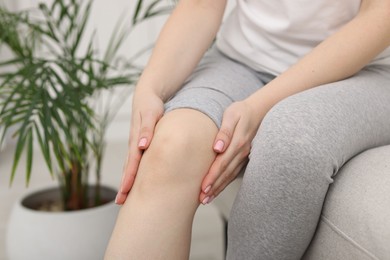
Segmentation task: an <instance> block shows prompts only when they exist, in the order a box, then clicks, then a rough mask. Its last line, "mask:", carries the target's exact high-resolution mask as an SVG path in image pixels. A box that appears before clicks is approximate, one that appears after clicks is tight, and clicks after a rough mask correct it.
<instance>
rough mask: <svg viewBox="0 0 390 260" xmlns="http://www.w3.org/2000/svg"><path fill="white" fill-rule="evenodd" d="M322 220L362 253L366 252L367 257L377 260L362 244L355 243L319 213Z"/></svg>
mask: <svg viewBox="0 0 390 260" xmlns="http://www.w3.org/2000/svg"><path fill="white" fill-rule="evenodd" d="M321 219H322V221H323V222H324V223H325V224H327V225H328V226H329V227H330V228H331V229H332V230H333V231H334V232H336V233H337V234H339V235H340V236H341V237H342V238H343V239H344V240H346V241H348V242H350V243H351V245H353V246H354V247H355V248H357V249H358V250H360V251H362V252H363V253H364V254H366V255H367V256H368V257H371V258H372V259H375V260H379V258H378V257H376V256H375V255H374V254H373V253H371V252H370V251H368V250H367V249H365V248H364V247H363V246H361V245H360V244H359V243H357V242H356V241H355V240H353V239H352V238H351V237H349V236H348V235H347V234H345V233H344V232H343V231H341V229H339V228H338V227H337V226H336V225H335V224H334V223H332V221H330V220H329V219H328V218H326V217H325V216H324V215H321Z"/></svg>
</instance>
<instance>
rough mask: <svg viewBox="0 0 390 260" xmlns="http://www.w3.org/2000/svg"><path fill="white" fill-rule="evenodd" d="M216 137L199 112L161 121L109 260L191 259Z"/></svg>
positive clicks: (176, 113) (123, 212)
mask: <svg viewBox="0 0 390 260" xmlns="http://www.w3.org/2000/svg"><path fill="white" fill-rule="evenodd" d="M216 133H217V127H216V125H215V124H214V123H213V122H212V121H211V119H209V118H208V117H207V116H206V115H204V114H203V113H201V112H198V111H195V110H190V109H178V110H174V111H172V112H169V113H168V114H167V115H165V116H164V117H163V118H162V119H161V120H160V122H159V123H158V125H157V126H156V130H155V134H154V137H153V140H152V143H151V145H150V147H149V148H148V150H147V151H145V153H144V155H143V157H142V160H141V162H140V166H139V170H138V173H137V177H136V180H135V183H134V186H133V187H132V190H131V191H130V193H129V196H128V198H127V200H126V202H125V204H124V205H123V206H122V209H121V211H120V213H119V216H118V219H117V223H116V227H115V229H114V232H113V235H112V238H111V241H110V243H109V246H108V249H107V252H106V258H107V259H111V258H115V259H141V260H142V259H188V255H189V246H190V240H191V228H192V221H193V217H194V214H195V211H196V209H197V207H198V205H199V201H198V198H199V193H200V185H201V181H202V179H203V176H204V175H205V174H206V173H207V171H208V169H209V167H210V165H211V163H212V162H213V160H214V158H215V154H214V152H213V150H212V145H213V141H214V137H215V135H216Z"/></svg>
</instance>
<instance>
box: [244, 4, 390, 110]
mask: <svg viewBox="0 0 390 260" xmlns="http://www.w3.org/2000/svg"><path fill="white" fill-rule="evenodd" d="M389 17H390V1H389V0H383V1H382V0H363V1H362V6H361V8H360V11H359V14H358V15H357V16H356V17H355V18H354V19H353V20H351V21H350V22H349V23H348V24H346V25H345V26H344V27H343V28H341V29H340V30H339V31H338V32H336V33H335V34H333V35H331V36H330V37H329V38H327V39H326V40H325V41H323V42H322V43H321V44H319V45H318V46H317V47H315V48H314V49H313V50H312V51H311V52H310V53H309V54H307V55H306V56H305V57H303V58H302V59H301V60H300V61H298V62H297V63H296V64H295V65H293V66H292V67H291V68H289V69H288V70H286V71H285V72H284V73H282V74H281V75H280V76H278V77H277V78H275V79H274V80H273V81H271V82H270V83H269V84H268V85H266V86H265V87H263V88H262V89H260V90H259V91H257V92H256V93H255V94H254V95H252V96H251V97H250V98H249V99H250V103H251V104H252V105H253V106H254V107H255V108H256V109H260V110H263V111H264V110H266V111H264V112H267V111H268V110H269V109H270V108H271V107H272V106H273V105H274V104H276V103H277V102H279V101H280V100H282V99H284V98H286V97H288V96H290V95H293V94H295V93H298V92H301V91H304V90H307V89H310V88H313V87H316V86H319V85H323V84H326V83H330V82H335V81H339V80H342V79H345V78H348V77H350V76H352V75H354V74H355V73H357V72H358V71H359V70H361V69H362V68H363V67H364V66H365V65H367V64H368V63H369V62H370V61H371V60H372V59H373V58H374V57H376V56H377V55H378V54H379V53H380V52H382V51H383V50H384V49H385V48H386V47H388V46H389V45H390V18H389ZM259 100H260V101H259Z"/></svg>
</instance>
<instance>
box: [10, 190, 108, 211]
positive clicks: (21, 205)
mask: <svg viewBox="0 0 390 260" xmlns="http://www.w3.org/2000/svg"><path fill="white" fill-rule="evenodd" d="M90 186H92V187H93V186H94V185H90ZM101 188H102V189H106V190H108V191H112V192H115V193H116V188H114V187H112V186H110V185H106V184H102V185H101ZM55 190H59V187H58V186H53V185H49V186H42V187H38V188H34V189H31V190H30V191H28V192H26V193H25V194H23V195H22V196H20V197H19V198H18V199H17V200H16V201H15V206H16V207H18V208H19V209H21V210H23V211H26V212H29V213H31V214H34V213H35V214H47V215H53V214H57V215H60V214H66V215H71V214H81V213H84V212H85V213H87V212H91V211H97V210H105V209H106V208H110V207H113V206H116V204H115V202H114V200H111V201H109V202H107V203H105V204H103V205H99V206H95V207H91V208H85V209H80V210H72V211H52V212H51V211H41V210H35V209H31V208H29V207H26V206H25V205H24V203H23V202H24V201H25V200H26V199H27V198H29V197H31V196H34V195H39V194H42V193H46V192H52V191H55Z"/></svg>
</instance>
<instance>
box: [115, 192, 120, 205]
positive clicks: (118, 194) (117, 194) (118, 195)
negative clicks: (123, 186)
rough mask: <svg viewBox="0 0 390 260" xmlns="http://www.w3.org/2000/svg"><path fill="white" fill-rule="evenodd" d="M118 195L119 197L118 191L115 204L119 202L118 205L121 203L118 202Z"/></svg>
mask: <svg viewBox="0 0 390 260" xmlns="http://www.w3.org/2000/svg"><path fill="white" fill-rule="evenodd" d="M118 197H119V193H117V194H116V196H115V204H118V205H119V203H118Z"/></svg>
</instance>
